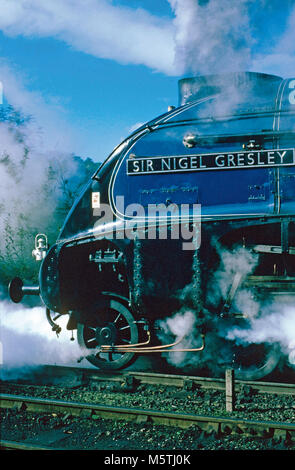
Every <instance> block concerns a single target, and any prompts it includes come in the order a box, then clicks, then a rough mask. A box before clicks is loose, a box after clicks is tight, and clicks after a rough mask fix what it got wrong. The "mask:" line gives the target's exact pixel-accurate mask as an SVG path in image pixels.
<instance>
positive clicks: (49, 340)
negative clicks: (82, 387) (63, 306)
mask: <svg viewBox="0 0 295 470" xmlns="http://www.w3.org/2000/svg"><path fill="white" fill-rule="evenodd" d="M66 321H67V318H64V319H60V320H59V321H58V324H60V325H61V326H62V331H61V333H60V335H59V337H58V338H57V337H56V334H55V333H54V332H52V330H51V327H50V325H49V323H48V322H47V319H46V316H45V308H44V307H33V308H28V307H24V306H20V305H17V306H16V305H13V304H12V303H11V302H9V301H1V302H0V333H1V346H2V364H1V370H2V374H3V375H4V376H5V375H6V374H7V372H10V373H12V371H13V370H20V369H21V368H29V367H30V368H31V367H36V366H40V365H44V364H59V365H61V364H63V365H75V366H76V365H77V359H79V358H80V356H81V349H80V348H79V346H78V344H77V341H71V332H70V331H68V330H66Z"/></svg>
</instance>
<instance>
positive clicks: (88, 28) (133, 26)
mask: <svg viewBox="0 0 295 470" xmlns="http://www.w3.org/2000/svg"><path fill="white" fill-rule="evenodd" d="M0 28H1V29H2V31H3V32H4V33H5V34H7V35H11V36H17V35H23V36H27V37H56V38H58V39H60V40H63V41H65V42H66V43H67V44H69V45H70V46H72V47H74V48H75V49H77V50H80V51H83V52H86V53H88V54H92V55H94V56H96V57H100V58H108V59H113V60H116V61H118V62H120V63H122V64H130V63H132V64H143V65H146V66H148V67H150V68H152V69H154V70H159V71H162V72H165V73H171V72H172V63H173V56H174V52H173V27H172V24H171V22H170V21H168V20H166V19H163V18H159V17H157V16H154V15H152V14H150V13H148V12H147V11H145V10H143V9H139V8H138V9H131V8H127V7H119V6H113V5H112V4H111V2H109V1H107V0H83V2H81V1H80V0H63V1H62V2H61V1H60V0H50V1H42V0H41V1H40V0H2V2H1V16H0Z"/></svg>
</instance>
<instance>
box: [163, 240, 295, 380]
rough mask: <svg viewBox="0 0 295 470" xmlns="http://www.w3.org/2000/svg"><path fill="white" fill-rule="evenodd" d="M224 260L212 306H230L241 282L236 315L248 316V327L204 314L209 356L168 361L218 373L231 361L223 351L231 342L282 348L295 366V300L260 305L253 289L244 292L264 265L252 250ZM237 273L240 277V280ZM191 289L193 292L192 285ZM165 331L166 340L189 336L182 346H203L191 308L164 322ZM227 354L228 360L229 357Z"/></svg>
mask: <svg viewBox="0 0 295 470" xmlns="http://www.w3.org/2000/svg"><path fill="white" fill-rule="evenodd" d="M220 259H221V262H220V266H219V269H218V270H217V271H216V273H215V274H214V276H213V278H212V281H211V285H210V286H209V288H208V297H209V299H210V302H211V304H213V305H215V306H217V305H220V306H222V305H224V303H225V301H226V299H227V297H228V295H229V292H230V290H231V287H232V285H233V282H234V281H235V279H238V280H239V281H241V284H240V285H239V287H238V288H237V290H236V291H235V293H234V296H233V299H232V306H231V311H232V312H235V313H242V314H243V315H246V317H247V325H246V326H244V327H242V326H240V325H239V324H238V323H237V324H232V323H230V324H229V323H228V322H226V321H224V320H223V319H222V318H221V317H220V316H219V315H218V314H217V313H214V314H213V315H212V314H211V313H210V312H209V311H207V310H205V309H204V310H203V314H204V318H203V323H202V324H203V325H205V326H209V328H208V330H209V331H207V333H206V335H205V337H206V346H205V349H204V351H202V352H201V353H200V352H196V353H189V352H188V353H185V352H181V353H171V354H169V355H167V360H168V362H169V363H171V364H173V365H175V366H176V367H185V366H195V367H202V366H208V367H210V368H211V369H212V371H214V368H215V367H216V365H217V363H218V362H220V363H223V362H225V361H226V360H227V359H228V358H229V357H230V355H229V349H228V347H224V346H223V345H224V344H226V341H227V340H229V341H232V342H233V343H234V344H237V345H240V344H243V345H250V344H257V345H259V344H262V343H268V344H276V345H277V346H278V347H279V348H280V350H281V353H282V355H283V356H286V357H288V356H289V359H290V360H291V359H292V358H293V356H294V361H293V363H295V353H294V351H295V300H294V297H292V296H280V298H279V300H276V298H275V297H274V298H269V299H268V300H265V301H263V302H260V301H258V299H257V298H256V297H255V294H254V292H253V291H252V290H251V289H250V288H246V287H243V280H245V278H246V277H247V276H248V275H251V274H252V273H253V271H254V269H255V267H256V265H257V261H258V259H257V255H256V254H254V253H252V252H250V251H248V250H247V249H245V248H239V249H237V250H233V251H227V250H225V249H222V250H220ZM237 274H239V276H238V277H237ZM188 287H189V288H190V289H192V285H190V286H188ZM186 290H187V288H186ZM220 308H221V307H220ZM210 325H211V326H213V329H212V330H210ZM160 327H161V328H162V332H163V334H164V336H163V337H162V336H161V340H163V339H167V337H170V339H171V338H173V340H175V341H177V340H178V339H179V338H180V337H182V336H183V335H186V337H185V339H184V341H183V342H182V343H181V344H180V345H178V346H176V347H187V348H196V347H199V346H200V333H201V330H200V319H198V315H197V313H196V312H195V311H193V310H190V309H189V308H186V306H185V305H184V306H183V308H182V309H181V311H180V312H177V313H176V314H175V315H173V316H172V317H170V318H166V319H165V320H163V321H161V322H160ZM214 328H215V333H214ZM169 335H170V336H169ZM222 354H224V355H225V356H224V357H223V356H222ZM165 356H166V354H165ZM291 363H292V360H291Z"/></svg>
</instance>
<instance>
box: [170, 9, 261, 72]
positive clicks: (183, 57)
mask: <svg viewBox="0 0 295 470" xmlns="http://www.w3.org/2000/svg"><path fill="white" fill-rule="evenodd" d="M169 3H170V4H171V7H172V9H173V11H174V13H175V20H174V26H175V65H176V69H177V70H179V71H180V74H184V73H189V72H190V73H198V74H206V73H216V72H217V71H220V70H226V71H227V72H231V71H236V70H241V69H245V68H247V67H248V65H249V61H250V45H251V43H252V39H251V32H250V31H251V30H250V24H249V23H250V18H249V14H248V10H247V7H248V4H249V1H247V0H242V1H239V2H232V0H224V1H222V2H220V1H218V0H210V1H208V2H198V1H196V0H169Z"/></svg>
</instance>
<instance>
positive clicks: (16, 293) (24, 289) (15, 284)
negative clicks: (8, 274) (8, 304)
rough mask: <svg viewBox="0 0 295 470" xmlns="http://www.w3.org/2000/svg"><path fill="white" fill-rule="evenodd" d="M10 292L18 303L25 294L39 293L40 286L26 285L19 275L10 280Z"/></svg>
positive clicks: (12, 298) (13, 299) (11, 296)
mask: <svg viewBox="0 0 295 470" xmlns="http://www.w3.org/2000/svg"><path fill="white" fill-rule="evenodd" d="M8 293H9V296H10V298H11V300H12V301H13V302H14V303H16V304H18V303H19V302H20V301H21V300H22V298H23V296H24V295H39V294H40V288H39V286H24V283H23V281H22V280H21V279H20V278H19V277H15V278H14V279H12V281H10V283H9V286H8Z"/></svg>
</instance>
